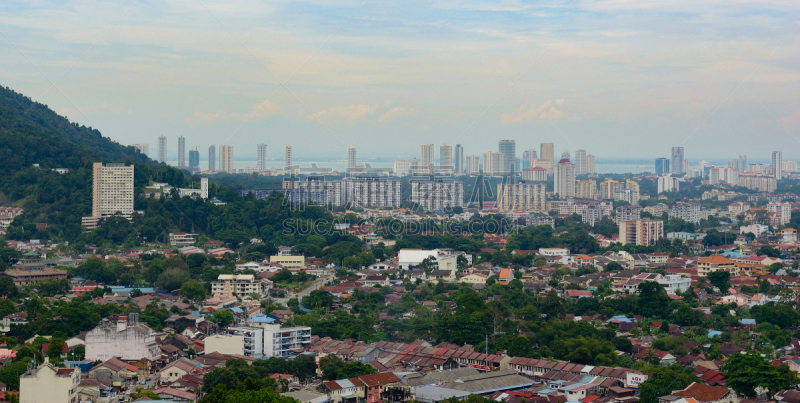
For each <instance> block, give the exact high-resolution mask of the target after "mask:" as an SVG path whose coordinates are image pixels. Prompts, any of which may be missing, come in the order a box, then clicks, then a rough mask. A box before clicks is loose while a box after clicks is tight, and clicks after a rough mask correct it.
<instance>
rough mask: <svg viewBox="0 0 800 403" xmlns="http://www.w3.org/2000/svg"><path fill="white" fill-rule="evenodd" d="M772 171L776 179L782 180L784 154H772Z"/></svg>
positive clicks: (778, 152) (776, 152)
mask: <svg viewBox="0 0 800 403" xmlns="http://www.w3.org/2000/svg"><path fill="white" fill-rule="evenodd" d="M772 170H773V171H774V172H775V179H777V180H781V178H782V177H783V172H782V171H783V152H782V151H773V152H772Z"/></svg>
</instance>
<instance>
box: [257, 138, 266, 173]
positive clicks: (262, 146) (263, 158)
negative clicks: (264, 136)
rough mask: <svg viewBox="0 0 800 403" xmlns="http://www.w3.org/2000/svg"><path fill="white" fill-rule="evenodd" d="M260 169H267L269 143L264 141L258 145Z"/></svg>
mask: <svg viewBox="0 0 800 403" xmlns="http://www.w3.org/2000/svg"><path fill="white" fill-rule="evenodd" d="M258 170H259V171H266V170H267V145H266V144H264V143H261V144H259V145H258Z"/></svg>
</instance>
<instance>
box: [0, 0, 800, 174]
mask: <svg viewBox="0 0 800 403" xmlns="http://www.w3.org/2000/svg"><path fill="white" fill-rule="evenodd" d="M799 19H800V2H798V1H796V0H786V1H784V0H759V1H745V0H705V1H697V0H669V1H663V0H568V1H555V0H541V1H480V0H425V1H417V0H402V1H393V0H381V1H376V0H366V1H365V0H353V1H350V0H343V1H328V0H311V1H282V0H281V1H261V0H252V1H251V0H225V1H216V0H213V1H212V0H158V1H156V0H120V1H103V2H99V1H72V0H58V1H46V0H26V1H17V0H4V1H2V2H0V85H3V86H7V87H10V88H11V89H13V90H15V91H18V92H21V93H23V94H25V95H27V96H29V97H30V98H32V99H33V100H35V101H39V102H42V103H44V104H46V105H48V106H49V107H50V108H52V109H53V110H55V111H56V112H58V113H59V114H61V115H64V116H66V117H68V118H69V119H71V120H73V121H76V122H78V123H80V124H84V125H87V126H92V127H95V128H98V129H99V130H100V131H101V132H102V133H103V134H104V135H105V136H108V137H110V138H112V139H113V140H116V141H119V142H120V143H122V144H132V143H148V144H149V145H150V154H151V156H154V155H155V149H156V139H157V137H158V136H159V135H162V134H163V135H165V136H167V137H168V141H169V147H168V148H169V149H170V153H171V154H172V153H174V152H175V151H176V149H177V138H178V136H184V137H186V143H187V148H189V149H193V148H194V147H198V148H199V150H200V155H201V158H202V159H205V157H206V154H207V147H208V146H209V145H211V144H215V145H217V146H219V145H222V144H228V145H232V146H233V147H234V155H235V158H236V159H244V158H254V156H255V153H256V144H259V143H265V144H267V145H268V154H269V157H270V158H271V159H273V158H274V159H281V158H283V152H284V147H285V146H286V145H291V146H292V147H293V151H294V157H295V158H296V159H299V158H311V159H313V158H340V159H345V158H346V155H347V147H348V146H349V145H355V146H356V147H357V150H358V156H359V158H360V159H366V158H390V159H391V158H412V157H415V156H417V157H418V155H419V145H420V144H423V143H433V144H436V145H437V146H438V145H440V144H443V143H447V144H451V145H455V144H461V145H463V146H464V150H465V154H466V155H469V154H479V155H480V154H482V153H483V152H485V151H487V150H493V151H497V143H498V140H500V139H514V140H516V143H517V153H518V154H521V153H522V150H525V149H529V148H534V149H538V148H539V144H540V143H542V142H552V143H555V150H556V153H557V154H558V153H560V152H561V151H565V150H569V151H571V152H572V153H573V154H574V151H575V150H576V149H585V150H587V152H588V153H590V154H594V155H595V156H596V157H597V158H598V159H604V158H631V159H636V158H643V159H644V158H648V159H649V158H655V157H666V156H668V155H669V153H670V148H671V147H673V146H683V147H685V150H686V151H685V155H686V158H687V159H689V160H690V161H692V162H693V163H694V162H697V161H699V160H701V159H715V158H716V159H720V158H732V157H735V156H737V155H739V154H746V155H747V156H748V157H750V158H752V159H758V158H764V159H767V158H769V156H770V154H771V152H772V151H773V150H782V151H783V158H784V159H800V152H798V151H797V150H798V149H800V147H798V146H800V96H798V94H800V32H799V30H800V21H799ZM437 153H438V151H437Z"/></svg>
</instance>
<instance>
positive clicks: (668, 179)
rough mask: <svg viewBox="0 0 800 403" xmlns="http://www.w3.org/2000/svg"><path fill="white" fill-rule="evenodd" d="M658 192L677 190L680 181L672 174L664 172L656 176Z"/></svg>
mask: <svg viewBox="0 0 800 403" xmlns="http://www.w3.org/2000/svg"><path fill="white" fill-rule="evenodd" d="M657 189H658V193H665V192H677V191H679V190H680V181H679V180H678V178H675V177H673V176H672V174H665V175H662V176H659V177H658V180H657Z"/></svg>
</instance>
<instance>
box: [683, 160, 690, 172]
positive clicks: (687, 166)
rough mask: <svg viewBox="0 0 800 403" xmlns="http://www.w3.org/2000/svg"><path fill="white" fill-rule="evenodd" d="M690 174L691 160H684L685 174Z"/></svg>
mask: <svg viewBox="0 0 800 403" xmlns="http://www.w3.org/2000/svg"><path fill="white" fill-rule="evenodd" d="M688 172H689V160H687V159H684V160H683V173H688Z"/></svg>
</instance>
